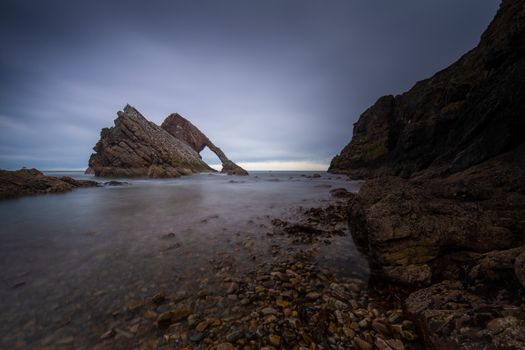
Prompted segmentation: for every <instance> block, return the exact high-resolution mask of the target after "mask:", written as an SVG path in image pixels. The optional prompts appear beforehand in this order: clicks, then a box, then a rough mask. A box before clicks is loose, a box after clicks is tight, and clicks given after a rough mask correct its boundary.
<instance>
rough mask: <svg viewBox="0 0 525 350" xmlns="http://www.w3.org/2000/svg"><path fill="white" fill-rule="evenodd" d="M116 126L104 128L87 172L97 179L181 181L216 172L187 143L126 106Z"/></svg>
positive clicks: (120, 113) (116, 121)
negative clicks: (148, 178)
mask: <svg viewBox="0 0 525 350" xmlns="http://www.w3.org/2000/svg"><path fill="white" fill-rule="evenodd" d="M117 115H118V117H117V119H115V121H114V124H115V126H113V127H111V128H104V129H102V131H101V133H100V140H99V141H98V142H97V144H96V145H95V147H94V148H93V149H94V151H95V152H96V153H93V154H92V155H91V157H90V159H89V168H88V170H87V172H92V173H94V174H95V175H96V176H124V177H129V176H148V177H177V176H181V175H189V174H192V173H197V172H204V171H214V170H213V169H212V168H210V167H209V166H208V165H207V164H206V163H205V162H203V161H202V159H201V158H200V156H199V154H198V152H197V151H195V150H194V149H193V148H192V147H191V146H190V145H188V144H187V143H186V142H185V141H182V140H180V139H178V138H176V137H173V136H172V135H171V134H170V133H168V132H167V131H165V130H164V129H162V128H161V127H160V126H158V125H156V124H155V123H153V122H150V121H148V120H147V119H146V118H145V117H144V116H143V115H142V114H140V112H139V111H138V110H136V109H135V108H133V107H132V106H130V105H126V106H125V107H124V110H123V111H119V112H118V113H117Z"/></svg>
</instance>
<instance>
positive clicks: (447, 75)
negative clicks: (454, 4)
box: [329, 0, 525, 177]
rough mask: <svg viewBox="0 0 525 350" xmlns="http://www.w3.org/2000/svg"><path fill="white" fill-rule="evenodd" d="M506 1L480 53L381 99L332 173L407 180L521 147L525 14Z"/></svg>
mask: <svg viewBox="0 0 525 350" xmlns="http://www.w3.org/2000/svg"><path fill="white" fill-rule="evenodd" d="M524 12H525V11H524V9H523V1H522V0H516V1H510V0H509V1H503V3H502V4H501V8H500V10H499V12H498V14H497V15H496V17H495V18H494V20H493V21H492V23H491V24H490V25H489V27H488V28H487V30H486V31H485V33H483V35H482V37H481V40H480V42H479V44H478V46H477V47H476V48H474V49H473V50H471V51H470V52H468V53H467V54H465V55H464V56H463V57H461V58H460V59H459V60H458V61H457V62H456V63H454V64H452V65H451V66H450V67H448V68H446V69H444V70H442V71H440V72H438V73H437V74H435V75H434V76H433V77H431V78H430V79H426V80H423V81H421V82H418V83H417V84H416V85H415V86H414V87H413V88H412V89H410V90H409V91H408V92H406V93H404V94H402V95H399V96H395V97H394V96H383V97H381V98H380V99H379V100H378V101H377V102H376V103H375V104H374V105H373V106H372V107H370V108H369V109H368V110H367V111H365V112H364V113H363V115H362V116H361V117H360V118H359V121H358V122H357V123H356V124H355V125H354V131H353V137H352V142H350V144H348V146H346V147H345V148H344V149H343V151H342V152H341V154H340V155H338V156H336V157H335V158H334V159H333V160H332V162H331V165H330V169H329V170H330V171H332V172H341V173H349V174H351V175H354V176H366V177H370V176H377V175H381V174H389V175H399V176H402V177H409V176H410V175H411V174H413V173H415V172H418V171H421V170H424V169H428V168H431V167H434V168H437V167H440V168H442V169H443V170H446V171H451V172H454V171H459V170H462V169H466V168H468V167H469V166H472V165H475V164H478V163H480V162H482V161H484V160H487V159H490V158H492V157H494V156H496V155H498V154H501V153H504V152H507V151H510V150H512V149H514V148H516V147H517V146H519V145H520V144H521V143H523V141H524V139H525V138H524V137H523V135H524V134H525V118H523V113H524V101H525V91H524V89H523V84H524V80H523V77H524V76H525V63H524V62H525V55H524V53H525V37H524V36H525V29H524V26H525V24H524V23H525V18H524V16H525V14H524Z"/></svg>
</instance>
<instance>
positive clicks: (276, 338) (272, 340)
mask: <svg viewBox="0 0 525 350" xmlns="http://www.w3.org/2000/svg"><path fill="white" fill-rule="evenodd" d="M268 339H269V340H270V343H271V344H272V345H275V346H279V344H280V343H281V337H280V336H278V335H275V334H270V336H269V337H268Z"/></svg>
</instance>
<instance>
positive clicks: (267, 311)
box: [261, 307, 279, 316]
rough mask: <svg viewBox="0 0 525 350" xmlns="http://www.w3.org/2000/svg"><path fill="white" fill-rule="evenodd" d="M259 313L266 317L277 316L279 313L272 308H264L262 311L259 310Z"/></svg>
mask: <svg viewBox="0 0 525 350" xmlns="http://www.w3.org/2000/svg"><path fill="white" fill-rule="evenodd" d="M261 313H262V314H263V315H265V316H266V315H277V314H278V313H279V312H278V311H277V310H275V309H274V308H273V307H265V308H264V309H262V310H261Z"/></svg>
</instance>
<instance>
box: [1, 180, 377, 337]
mask: <svg viewBox="0 0 525 350" xmlns="http://www.w3.org/2000/svg"><path fill="white" fill-rule="evenodd" d="M47 175H53V176H62V175H68V176H73V177H75V178H92V177H91V176H89V175H84V174H82V173H48V174H47ZM305 175H306V176H305ZM309 175H312V173H308V172H253V173H252V174H251V175H250V176H247V177H231V176H224V175H222V174H200V175H194V176H189V177H183V178H178V179H168V180H150V179H134V180H124V181H128V182H129V185H125V186H106V187H96V188H84V189H77V190H75V191H73V192H69V193H65V194H50V195H41V196H34V197H24V198H20V199H12V200H4V201H0V222H1V229H0V271H1V276H2V279H1V289H0V309H1V310H2V313H1V315H0V333H1V335H2V336H1V339H2V342H3V343H0V345H2V344H3V345H4V347H5V346H8V345H9V346H11V345H12V344H14V343H15V342H16V341H18V342H19V343H18V345H19V346H20V347H25V346H27V345H28V344H32V343H35V342H36V343H37V344H41V343H42V339H44V340H43V343H44V344H45V337H46V336H47V337H50V339H51V338H53V339H55V338H59V337H63V336H67V335H71V334H73V335H79V334H82V332H81V331H80V329H85V330H88V329H90V327H91V326H92V324H94V323H96V322H99V320H101V319H103V316H104V315H106V314H107V313H108V312H110V311H111V310H113V309H118V308H119V307H121V305H122V304H124V303H126V302H131V301H132V300H137V299H140V298H144V297H147V296H151V295H153V294H155V293H156V292H158V291H162V290H173V289H180V288H189V287H188V286H190V285H191V286H192V287H191V288H205V285H206V281H208V280H210V279H212V278H213V276H212V275H213V268H212V264H213V263H214V261H217V259H220V258H221V257H224V256H232V257H233V258H234V259H236V260H238V261H246V264H241V266H246V268H247V269H249V268H253V266H254V264H257V263H261V262H264V261H268V260H269V259H271V254H269V251H270V249H271V246H270V245H271V244H275V243H276V242H275V240H274V241H273V242H270V240H269V239H266V238H265V237H266V233H267V232H269V231H271V229H272V227H271V223H270V222H271V220H272V219H273V218H278V217H287V218H293V217H294V215H296V213H298V208H300V207H305V208H308V207H319V206H323V205H327V204H328V203H329V200H330V195H329V190H330V189H332V188H337V187H344V188H347V189H348V190H350V191H357V189H358V187H359V183H356V182H350V181H348V180H346V178H343V177H337V176H334V175H329V174H322V176H321V178H311V177H308V176H309ZM97 180H99V179H97ZM100 180H101V181H102V180H103V179H100ZM263 238H264V239H263ZM319 260H320V262H321V263H323V264H333V265H334V266H336V267H337V266H339V267H341V266H342V267H344V269H343V273H346V274H348V275H355V276H360V277H366V275H367V270H366V263H364V260H363V258H362V257H361V256H360V255H359V254H358V253H357V251H356V249H355V247H354V245H353V243H352V240H351V238H350V236H345V237H340V238H337V239H334V240H333V242H332V244H331V245H330V246H327V247H325V248H322V249H320V252H319ZM184 286H186V287H184ZM21 338H23V339H24V340H21ZM50 341H51V340H50Z"/></svg>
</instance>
